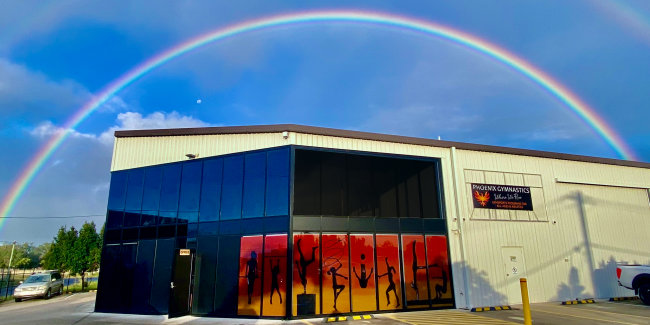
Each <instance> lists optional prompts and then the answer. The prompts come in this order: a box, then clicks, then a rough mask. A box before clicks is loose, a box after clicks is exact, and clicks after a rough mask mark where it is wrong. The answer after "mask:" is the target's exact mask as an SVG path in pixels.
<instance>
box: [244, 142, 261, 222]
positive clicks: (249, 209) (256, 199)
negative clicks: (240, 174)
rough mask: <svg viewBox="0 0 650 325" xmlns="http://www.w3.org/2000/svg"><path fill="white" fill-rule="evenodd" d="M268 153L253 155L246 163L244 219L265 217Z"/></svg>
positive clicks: (246, 158)
mask: <svg viewBox="0 0 650 325" xmlns="http://www.w3.org/2000/svg"><path fill="white" fill-rule="evenodd" d="M265 175H266V152H259V153H252V154H247V155H246V156H245V161H244V204H243V211H242V217H243V218H255V217H262V216H264V185H265Z"/></svg>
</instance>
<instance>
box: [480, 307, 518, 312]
mask: <svg viewBox="0 0 650 325" xmlns="http://www.w3.org/2000/svg"><path fill="white" fill-rule="evenodd" d="M496 310H512V307H510V306H494V307H475V308H472V310H471V311H473V312H477V311H496Z"/></svg>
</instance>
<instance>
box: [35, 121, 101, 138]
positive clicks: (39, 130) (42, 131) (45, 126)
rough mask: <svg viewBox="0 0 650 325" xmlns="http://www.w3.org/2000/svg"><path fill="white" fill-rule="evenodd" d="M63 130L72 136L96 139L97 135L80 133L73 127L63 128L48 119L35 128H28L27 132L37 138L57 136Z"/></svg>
mask: <svg viewBox="0 0 650 325" xmlns="http://www.w3.org/2000/svg"><path fill="white" fill-rule="evenodd" d="M64 132H66V133H68V136H69V137H73V138H86V139H97V136H96V135H94V134H88V133H81V132H77V131H76V130H74V129H64V128H62V127H59V126H56V125H54V124H53V123H52V122H50V121H45V122H42V123H40V124H39V125H37V126H36V127H35V128H33V129H31V130H29V134H31V135H32V136H35V137H38V138H47V137H52V136H57V135H60V134H61V133H64Z"/></svg>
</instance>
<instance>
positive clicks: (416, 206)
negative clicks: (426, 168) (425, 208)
mask: <svg viewBox="0 0 650 325" xmlns="http://www.w3.org/2000/svg"><path fill="white" fill-rule="evenodd" d="M406 193H407V194H408V199H407V200H408V207H409V217H410V218H420V217H422V213H421V210H420V186H419V181H418V174H412V175H410V176H409V178H408V179H407V180H406Z"/></svg>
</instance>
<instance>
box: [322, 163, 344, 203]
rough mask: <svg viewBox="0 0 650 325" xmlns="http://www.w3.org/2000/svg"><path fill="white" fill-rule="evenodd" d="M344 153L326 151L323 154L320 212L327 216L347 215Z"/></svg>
mask: <svg viewBox="0 0 650 325" xmlns="http://www.w3.org/2000/svg"><path fill="white" fill-rule="evenodd" d="M345 168H346V167H345V155H343V154H334V153H328V154H326V155H323V160H322V167H321V172H322V174H323V177H322V182H323V183H322V194H321V200H322V214H323V215H329V216H344V215H347V182H346V175H347V174H346V170H345Z"/></svg>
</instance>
